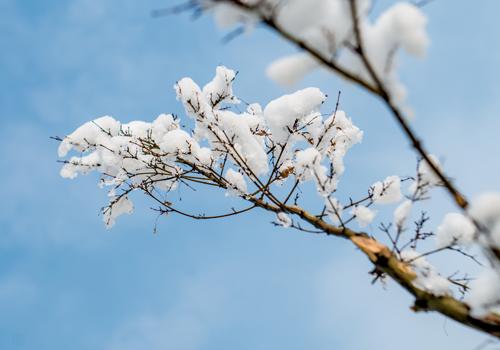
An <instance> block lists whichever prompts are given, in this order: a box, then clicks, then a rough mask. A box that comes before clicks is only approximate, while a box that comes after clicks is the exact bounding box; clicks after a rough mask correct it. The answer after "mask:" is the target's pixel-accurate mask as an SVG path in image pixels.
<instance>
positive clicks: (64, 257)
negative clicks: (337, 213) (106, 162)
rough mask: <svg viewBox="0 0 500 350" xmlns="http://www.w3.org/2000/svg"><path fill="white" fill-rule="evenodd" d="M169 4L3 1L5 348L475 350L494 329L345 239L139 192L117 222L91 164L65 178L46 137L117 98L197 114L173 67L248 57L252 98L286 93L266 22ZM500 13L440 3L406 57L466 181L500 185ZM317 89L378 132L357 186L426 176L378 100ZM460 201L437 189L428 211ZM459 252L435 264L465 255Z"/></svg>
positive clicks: (347, 89)
mask: <svg viewBox="0 0 500 350" xmlns="http://www.w3.org/2000/svg"><path fill="white" fill-rule="evenodd" d="M390 2H391V1H379V2H378V3H379V5H378V6H380V7H383V6H384V5H386V4H388V3H390ZM171 4H174V2H173V1H160V0H148V1H134V0H121V1H118V0H101V1H93V0H71V1H70V0H68V1H57V0H50V1H49V0H47V1H34V0H32V1H28V0H25V1H14V0H0V11H1V12H0V13H1V15H0V16H1V21H0V45H1V46H0V47H1V49H2V53H1V55H0V84H1V89H0V118H1V121H2V130H3V137H2V147H1V148H0V193H1V194H2V197H3V198H2V201H1V202H0V203H1V204H0V209H1V210H0V349H16V350H17V349H19V350H21V349H40V350H42V349H51V350H54V349H78V350H79V349H82V350H83V349H105V350H115V349H116V350H117V349H121V350H129V349H130V350H131V349H153V350H156V349H235V348H237V349H279V348H286V349H306V348H307V349H332V348H339V349H378V348H381V347H382V346H384V348H385V349H400V348H401V347H404V348H405V349H422V348H439V347H441V348H443V347H445V348H453V349H472V348H474V346H477V345H479V344H480V343H481V342H482V341H484V340H485V338H484V337H483V336H481V335H480V334H478V333H476V332H475V331H471V330H469V329H466V328H463V327H461V326H459V325H456V324H454V323H453V322H452V321H446V320H445V319H444V318H442V317H440V316H438V315H434V314H418V315H415V314H413V313H412V312H411V311H410V310H409V308H408V307H409V306H410V305H411V298H409V297H408V296H407V295H406V294H405V292H403V291H402V290H401V289H399V288H398V287H397V286H395V285H393V284H388V285H387V286H386V287H385V288H383V286H381V285H373V286H372V285H371V284H370V276H369V275H368V274H367V272H368V271H369V269H370V266H369V264H368V263H367V261H366V259H365V258H364V257H363V256H361V255H360V254H358V253H357V252H356V251H355V250H354V249H353V248H352V246H350V245H348V244H347V243H345V242H342V241H340V240H336V239H331V238H324V237H317V236H307V235H303V234H299V233H297V232H290V231H286V230H283V229H277V228H275V227H273V226H272V225H271V224H270V221H272V220H273V217H272V216H270V215H268V214H266V213H264V212H253V213H250V214H248V215H244V216H239V217H233V218H231V219H227V220H224V221H213V222H212V221H211V222H206V221H205V222H195V221H189V220H186V219H185V218H180V217H173V216H171V217H168V218H160V219H159V220H158V221H157V218H156V216H155V214H154V213H153V212H152V211H150V210H149V209H148V208H149V203H147V202H146V201H141V200H140V198H137V210H136V212H135V213H134V215H132V216H130V217H123V218H120V220H119V221H118V223H117V225H116V226H115V227H114V228H113V229H112V230H105V228H104V225H103V224H102V220H101V217H99V216H98V210H99V208H100V207H101V206H102V205H104V204H105V201H106V194H105V193H104V192H103V191H101V190H99V189H98V188H97V186H96V180H97V179H96V177H95V176H88V177H79V178H77V179H76V180H73V181H68V180H64V179H62V178H60V177H59V176H58V172H59V164H57V163H56V148H57V143H55V142H54V141H51V140H50V139H49V136H53V135H64V134H66V133H68V132H70V131H72V130H73V129H74V128H76V127H77V126H79V125H80V124H82V123H83V122H85V121H87V120H89V119H93V118H95V117H98V116H101V115H105V114H109V115H113V116H115V117H116V118H118V119H120V120H123V121H130V120H135V119H145V120H152V119H153V118H155V117H156V116H157V115H158V114H160V113H162V112H175V113H178V114H182V109H181V106H180V105H179V104H178V103H177V102H176V101H175V95H174V92H173V89H172V86H173V84H174V83H175V81H176V80H178V79H179V78H181V77H183V76H191V77H193V78H194V79H195V80H197V81H199V82H200V83H204V82H205V81H207V80H208V79H210V77H211V76H212V74H213V72H214V69H215V67H216V66H217V65H218V64H224V65H226V66H228V67H231V68H234V69H237V70H238V71H240V74H239V75H238V80H237V83H236V86H235V88H236V91H237V94H238V96H241V97H243V98H244V99H245V100H247V101H257V102H260V103H262V104H264V103H267V102H268V101H269V100H270V99H272V98H274V97H277V96H279V95H280V94H282V93H284V92H285V90H283V89H282V88H280V87H279V86H277V85H275V84H274V83H273V82H271V81H269V80H268V79H267V78H266V77H265V74H264V69H265V67H266V64H267V63H269V62H270V61H271V60H272V59H274V58H277V57H279V56H281V55H283V54H286V53H290V52H293V48H292V47H290V46H289V45H287V44H286V43H284V42H282V41H281V40H280V39H279V38H277V37H276V35H274V34H272V33H269V32H267V31H265V30H262V29H258V30H255V31H254V32H252V33H250V34H248V35H244V36H242V37H240V38H238V39H237V40H235V41H233V42H231V43H229V44H225V45H223V44H222V43H221V40H220V39H221V38H222V35H223V34H222V33H221V32H220V31H219V30H217V28H215V26H214V25H213V24H212V21H211V19H210V18H208V17H206V18H205V17H202V18H201V19H198V20H196V21H192V20H190V18H189V16H187V15H181V16H175V17H166V18H161V19H152V18H150V16H149V13H150V11H151V10H153V9H157V8H162V7H164V6H168V5H171ZM499 11H500V3H498V1H495V0H483V1H481V2H472V1H451V0H438V1H435V2H433V3H432V4H430V5H428V6H427V7H426V8H425V12H426V13H427V14H428V17H429V20H430V22H429V32H430V36H431V40H432V44H431V47H430V50H429V54H428V57H427V58H426V59H425V60H423V61H415V60H412V59H406V58H404V59H403V60H402V62H401V74H402V77H403V80H404V81H405V82H406V84H407V86H408V87H409V90H410V94H411V95H410V103H411V104H412V106H413V108H414V110H415V112H416V113H415V114H416V119H415V120H414V122H413V123H414V126H415V128H417V130H418V131H419V133H420V134H421V135H425V140H426V143H427V145H428V146H429V148H430V149H432V150H433V152H434V153H435V154H437V155H438V156H439V157H440V159H442V160H443V161H444V164H445V167H446V169H447V170H448V171H449V173H450V174H453V175H454V177H455V178H456V180H457V182H458V184H459V185H460V186H461V187H462V188H463V189H464V190H465V191H466V192H467V193H470V194H475V193H479V192H481V191H486V190H498V189H499V188H500V178H499V177H498V173H499V171H500V166H499V163H498V149H499V147H500V140H499V138H498V135H497V134H498V130H500V118H499V114H500V88H499V85H498V77H499V76H500V74H499V68H498V67H499V66H500V45H499V44H498V40H497V37H498V34H499V33H500V23H498V20H497V14H498V13H499ZM309 85H314V86H319V87H320V88H321V89H322V90H323V91H325V92H326V93H328V94H329V95H330V96H334V95H335V94H336V92H337V91H338V90H342V96H343V97H342V108H343V109H345V110H346V111H347V112H348V114H349V115H351V116H352V117H353V119H354V120H355V122H356V123H357V124H358V125H359V126H360V127H361V128H362V129H363V130H364V131H365V139H364V141H363V143H362V144H361V145H358V146H356V147H355V149H353V151H352V152H351V153H350V155H349V157H348V158H349V159H348V160H347V171H346V174H345V176H344V179H343V181H342V185H343V191H344V193H364V191H365V190H366V188H367V187H368V186H369V185H370V184H372V183H373V182H374V181H376V180H379V179H380V178H383V177H385V176H387V175H392V174H401V175H407V174H411V172H412V171H413V169H414V165H415V157H414V155H413V154H412V152H411V151H410V150H409V148H408V147H407V143H406V142H405V140H404V138H403V137H402V135H401V133H400V132H399V130H398V128H397V127H396V126H395V125H394V123H393V122H392V120H391V119H390V117H389V115H388V114H387V112H386V111H385V109H384V108H383V106H381V105H380V104H379V102H378V101H376V100H375V99H374V98H372V97H371V96H369V95H367V94H366V93H364V92H363V91H360V90H359V89H357V88H354V87H352V86H351V85H349V84H347V83H345V82H342V81H340V80H338V79H337V78H336V77H334V76H332V75H330V74H328V73H326V72H316V73H314V74H312V75H311V76H310V77H308V78H307V79H306V80H305V81H303V82H302V83H300V86H298V87H305V86H309ZM331 103H332V102H331ZM182 200H183V202H185V203H188V204H186V205H191V204H189V203H193V204H192V205H195V204H196V205H197V206H199V207H200V208H209V210H213V211H214V212H219V211H222V210H223V209H224V208H226V207H230V206H231V205H233V204H234V203H233V202H231V203H230V202H228V199H226V198H225V197H224V196H223V195H222V194H214V193H212V192H208V191H206V190H200V191H198V192H197V193H190V192H189V191H184V192H183V193H182ZM451 208H452V206H451V205H450V204H449V202H448V200H447V198H446V197H445V196H444V195H442V194H441V193H437V194H436V200H435V202H433V204H432V205H431V209H432V211H433V213H435V216H433V219H434V221H433V223H434V224H435V223H436V222H437V221H439V217H440V215H442V214H443V213H444V212H445V211H446V210H450V209H451ZM155 222H156V223H157V228H158V233H157V234H154V233H153V230H154V227H155ZM371 229H372V230H373V231H374V232H375V231H376V227H375V226H373V227H371ZM461 261H462V260H458V261H457V260H456V259H455V258H453V257H450V258H447V259H444V260H442V261H440V263H441V264H442V266H443V268H444V269H448V270H450V271H453V270H455V269H457V268H458V267H459V266H460V265H457V264H461Z"/></svg>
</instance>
